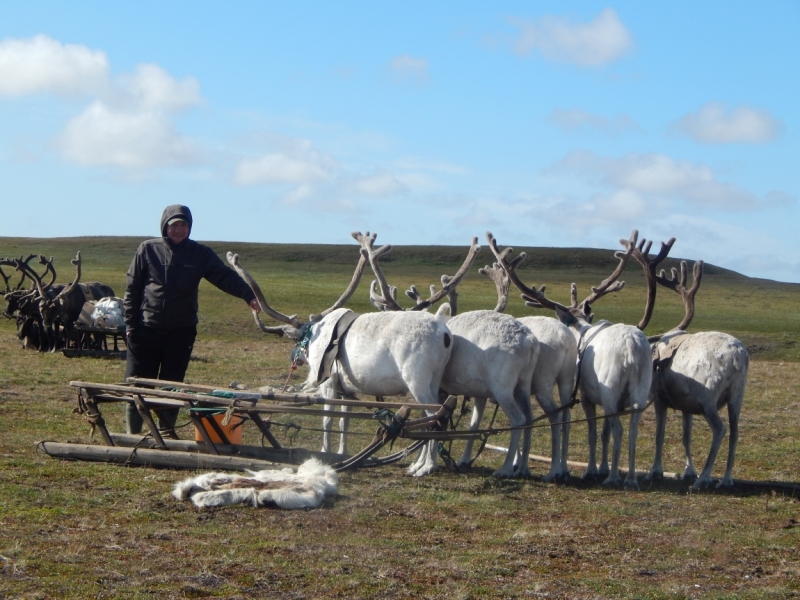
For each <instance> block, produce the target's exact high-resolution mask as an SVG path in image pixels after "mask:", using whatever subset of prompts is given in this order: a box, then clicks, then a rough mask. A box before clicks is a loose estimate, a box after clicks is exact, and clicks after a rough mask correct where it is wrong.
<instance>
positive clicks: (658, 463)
mask: <svg viewBox="0 0 800 600" xmlns="http://www.w3.org/2000/svg"><path fill="white" fill-rule="evenodd" d="M655 411H656V455H655V458H654V459H653V466H652V467H651V468H650V473H648V474H647V475H645V478H644V480H645V481H661V480H662V479H664V465H663V464H662V456H663V451H664V433H665V431H666V428H667V405H666V403H664V402H662V401H661V400H656V401H655Z"/></svg>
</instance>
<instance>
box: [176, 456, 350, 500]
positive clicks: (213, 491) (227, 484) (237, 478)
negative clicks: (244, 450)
mask: <svg viewBox="0 0 800 600" xmlns="http://www.w3.org/2000/svg"><path fill="white" fill-rule="evenodd" d="M249 473H250V477H247V476H243V475H235V474H231V473H204V474H203V475H198V476H197V477H190V478H189V479H185V480H184V481H181V482H180V483H178V484H176V485H175V489H174V490H173V491H172V495H173V496H175V497H176V498H177V499H178V500H191V501H192V502H193V503H194V504H195V506H199V507H201V508H202V507H206V506H229V505H231V504H240V503H244V504H252V505H253V506H255V507H260V506H278V507H279V508H285V509H290V510H291V509H300V508H318V507H320V506H321V505H322V503H323V501H324V500H325V498H326V497H327V496H335V495H336V493H337V491H338V489H339V476H338V475H337V473H336V471H334V470H333V469H332V468H331V467H329V466H328V465H325V464H323V463H321V462H320V461H319V460H317V459H316V458H311V459H309V460H307V461H306V462H304V463H303V464H302V465H300V466H299V467H298V468H297V471H296V472H295V471H294V470H293V469H288V468H287V469H281V470H270V469H266V470H264V471H249Z"/></svg>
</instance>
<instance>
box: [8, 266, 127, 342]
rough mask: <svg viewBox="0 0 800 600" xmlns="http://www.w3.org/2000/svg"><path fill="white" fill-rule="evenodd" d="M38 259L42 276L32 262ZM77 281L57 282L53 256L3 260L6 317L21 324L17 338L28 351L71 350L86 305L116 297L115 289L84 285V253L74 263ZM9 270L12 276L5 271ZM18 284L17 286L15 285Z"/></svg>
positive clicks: (100, 284) (97, 284) (102, 285)
mask: <svg viewBox="0 0 800 600" xmlns="http://www.w3.org/2000/svg"><path fill="white" fill-rule="evenodd" d="M37 256H38V258H39V261H38V262H39V264H40V265H43V267H44V271H43V272H42V273H38V272H37V271H36V268H35V267H34V266H32V265H31V261H32V260H33V259H34V258H36V257H37ZM72 264H73V265H75V270H76V272H75V278H74V279H73V280H72V282H71V283H68V284H64V283H56V282H55V280H56V269H55V267H54V266H53V257H52V256H51V257H50V258H49V259H48V258H45V256H44V255H42V254H39V255H36V254H29V255H28V256H27V257H24V255H23V256H20V257H19V258H3V259H0V277H2V279H3V284H4V287H5V291H3V292H2V294H3V297H4V299H5V301H6V305H5V308H4V309H3V316H4V317H6V318H8V319H14V320H15V321H16V323H17V337H18V338H19V339H20V341H21V342H22V346H23V347H24V348H32V349H36V350H40V351H42V352H52V351H55V350H59V349H62V348H65V347H67V346H68V345H69V344H70V342H74V339H75V336H76V330H75V322H76V321H77V320H78V317H80V314H81V309H83V306H84V304H85V303H86V302H92V301H98V300H101V299H103V298H110V297H113V296H114V290H113V289H112V288H111V287H109V286H108V285H105V284H104V283H100V282H98V281H91V282H88V283H81V282H80V279H81V253H80V252H78V253H77V255H76V257H75V258H74V259H73V260H72ZM4 267H5V268H6V269H8V273H6V271H4V270H3V268H4ZM45 280H47V281H45ZM15 282H16V283H15Z"/></svg>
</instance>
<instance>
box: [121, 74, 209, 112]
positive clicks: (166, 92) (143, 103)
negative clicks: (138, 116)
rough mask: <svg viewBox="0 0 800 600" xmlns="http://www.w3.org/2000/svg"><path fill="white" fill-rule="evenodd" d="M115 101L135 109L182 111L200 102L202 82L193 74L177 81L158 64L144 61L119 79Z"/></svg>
mask: <svg viewBox="0 0 800 600" xmlns="http://www.w3.org/2000/svg"><path fill="white" fill-rule="evenodd" d="M112 98H113V100H114V101H117V102H120V103H122V104H124V105H128V106H130V107H131V108H132V109H133V110H145V111H146V110H157V111H165V112H180V111H182V110H186V109H188V108H191V107H193V106H196V105H198V104H200V103H201V101H202V98H201V97H200V84H199V83H198V82H197V80H196V79H195V78H194V77H187V78H186V79H184V80H182V81H177V80H175V79H174V78H173V77H172V76H171V75H170V74H169V73H167V72H166V71H165V70H164V69H162V68H161V67H159V66H158V65H153V64H141V65H138V66H137V67H136V70H135V71H134V72H133V73H131V74H127V73H126V74H124V75H121V76H120V77H119V78H118V80H117V81H116V93H115V94H114V96H112Z"/></svg>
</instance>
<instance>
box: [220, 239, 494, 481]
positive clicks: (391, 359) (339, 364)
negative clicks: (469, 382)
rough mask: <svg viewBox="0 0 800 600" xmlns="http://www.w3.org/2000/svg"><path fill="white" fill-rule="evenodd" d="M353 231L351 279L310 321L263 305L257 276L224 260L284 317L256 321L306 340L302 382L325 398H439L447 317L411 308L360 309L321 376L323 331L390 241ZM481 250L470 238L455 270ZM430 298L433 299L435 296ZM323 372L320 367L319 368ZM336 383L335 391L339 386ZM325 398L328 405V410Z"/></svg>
mask: <svg viewBox="0 0 800 600" xmlns="http://www.w3.org/2000/svg"><path fill="white" fill-rule="evenodd" d="M352 236H353V237H354V238H355V239H356V240H357V241H358V242H359V244H360V245H361V254H360V259H359V262H358V265H357V266H356V271H355V273H354V275H353V278H352V279H351V281H350V285H349V286H348V288H347V289H346V290H345V292H344V293H343V294H342V296H341V297H340V298H339V299H338V300H337V301H336V302H335V303H334V304H333V305H332V306H331V307H329V308H327V309H325V310H324V311H322V312H321V313H320V314H319V315H311V316H309V319H308V321H306V322H302V321H300V320H299V319H298V318H297V316H296V315H292V316H287V315H284V314H282V313H280V312H278V311H276V310H274V309H273V308H271V307H270V306H269V304H268V303H267V301H266V299H265V298H264V295H263V293H262V292H261V289H260V288H259V286H258V284H257V283H256V282H255V280H254V279H253V278H252V276H250V274H249V273H247V271H245V270H244V269H243V268H242V267H241V266H240V265H239V259H238V256H237V255H235V254H232V253H230V252H229V253H228V255H227V258H228V262H229V263H230V264H231V265H232V266H233V268H234V269H236V271H237V272H238V273H239V275H240V276H241V277H242V278H243V279H244V280H245V281H246V282H247V283H248V284H249V285H250V287H251V288H252V290H253V292H254V293H255V295H256V298H258V301H259V304H260V305H261V309H262V310H263V311H264V312H265V313H266V314H267V315H269V316H270V317H272V318H273V319H275V320H276V321H279V322H281V323H284V325H281V326H276V327H267V326H266V325H265V324H264V323H263V322H262V321H261V318H260V317H259V315H258V313H256V312H254V313H253V315H254V318H255V320H256V324H257V325H258V326H259V328H260V329H261V330H262V331H264V332H265V333H269V334H276V335H279V336H283V335H286V336H288V337H289V338H291V339H294V340H297V341H300V340H303V339H304V338H305V339H307V340H308V342H307V356H306V357H305V359H304V360H305V362H307V363H308V364H309V366H310V367H311V368H310V369H309V374H308V378H307V379H306V382H305V387H306V388H310V387H315V386H319V391H320V393H322V395H323V396H324V397H326V398H335V397H337V396H338V395H339V394H340V393H342V394H345V395H352V394H356V393H362V394H367V395H372V396H379V397H380V396H394V395H399V394H404V393H410V394H411V395H412V396H413V397H414V399H415V400H416V401H417V402H419V403H422V404H436V403H438V401H439V397H438V392H439V382H440V380H441V378H442V374H443V372H444V369H445V366H446V364H447V361H448V359H449V358H450V352H451V350H452V346H453V336H452V334H451V333H450V330H449V329H448V327H447V325H446V323H445V322H446V317H444V316H443V315H432V314H429V313H426V312H422V309H419V310H417V311H392V312H377V313H368V314H364V315H358V316H357V318H355V320H352V322H351V324H350V325H349V328H347V329H346V331H345V332H344V333H343V334H342V333H341V332H340V335H339V337H338V344H337V346H338V353H337V354H336V355H335V358H333V360H332V362H331V366H330V377H329V378H328V379H325V380H324V381H321V379H322V378H321V377H320V369H319V368H316V367H317V366H319V365H324V364H325V361H324V355H325V351H326V349H327V348H328V345H329V343H330V341H331V338H330V335H327V336H326V335H324V332H325V331H328V332H330V331H331V330H333V329H335V328H336V325H337V323H338V322H339V320H340V318H341V317H342V316H343V314H344V313H349V312H351V311H348V310H346V309H343V308H342V306H343V305H344V303H345V302H346V301H347V300H348V299H349V298H350V297H351V296H352V294H353V293H354V292H355V290H356V288H357V287H358V283H359V281H360V279H361V274H362V273H363V270H364V268H365V266H366V263H367V262H370V263H371V264H373V265H377V260H378V258H379V257H380V256H382V255H383V254H385V253H387V252H389V251H390V250H391V246H390V245H384V246H381V247H380V248H377V249H376V248H374V242H375V238H376V234H374V233H373V234H371V235H370V233H369V232H367V233H366V234H365V235H362V234H361V233H360V232H354V233H353V234H352ZM479 249H480V247H479V246H477V244H475V243H473V247H472V248H471V250H470V254H469V255H468V257H467V260H466V261H465V264H464V266H463V267H462V268H461V269H460V270H459V273H460V274H461V277H463V275H464V274H466V272H467V271H468V269H469V266H470V265H471V264H472V261H474V258H475V254H476V253H477V251H478V250H479ZM459 281H460V278H458V277H456V278H454V279H453V281H452V282H451V286H450V287H449V288H446V289H443V290H442V292H441V295H440V297H439V298H438V299H440V298H441V297H444V296H446V295H447V293H448V292H449V291H450V289H452V288H453V287H455V286H456V285H458V283H459ZM438 299H437V298H432V299H431V300H432V301H438ZM323 371H326V369H323ZM339 390H341V391H339ZM329 407H330V405H327V406H326V409H327V408H329ZM435 449H436V447H435V445H434V444H428V449H427V450H426V451H424V452H422V453H421V454H420V457H419V459H418V460H417V461H416V462H415V463H414V465H412V467H411V468H409V473H410V474H412V475H415V476H422V475H427V474H429V473H432V472H434V471H435V470H436V469H437V464H436V455H435Z"/></svg>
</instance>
